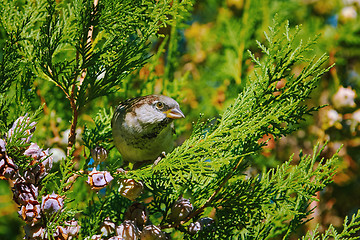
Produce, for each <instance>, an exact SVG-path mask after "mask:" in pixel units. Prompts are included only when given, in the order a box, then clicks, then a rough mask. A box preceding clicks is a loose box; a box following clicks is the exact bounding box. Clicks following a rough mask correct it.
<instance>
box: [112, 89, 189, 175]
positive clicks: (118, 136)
mask: <svg viewBox="0 0 360 240" xmlns="http://www.w3.org/2000/svg"><path fill="white" fill-rule="evenodd" d="M184 117H185V115H184V114H183V112H182V111H181V110H180V107H179V104H178V103H177V102H176V101H175V100H174V99H172V98H170V97H167V96H163V95H148V96H143V97H137V98H132V99H128V100H126V101H124V102H121V103H120V104H119V106H118V107H117V108H116V110H115V112H114V115H113V118H112V121H111V128H112V134H113V139H114V145H115V147H116V148H117V149H118V150H119V152H120V153H121V155H122V157H123V160H124V163H125V164H126V163H129V162H130V163H133V164H134V165H133V166H134V167H133V169H135V168H137V167H135V166H141V165H143V164H144V163H154V162H155V161H156V160H158V158H159V157H161V156H162V155H164V153H169V152H170V151H171V150H172V149H173V148H174V141H173V139H172V136H173V133H174V124H173V120H174V119H179V118H184Z"/></svg>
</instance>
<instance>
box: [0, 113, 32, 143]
mask: <svg viewBox="0 0 360 240" xmlns="http://www.w3.org/2000/svg"><path fill="white" fill-rule="evenodd" d="M24 121H25V122H26V123H25V124H24ZM25 125H27V129H24V127H25ZM35 126H36V122H31V123H30V118H29V117H26V115H25V116H21V117H19V118H18V119H16V120H15V122H14V123H13V125H12V127H11V128H10V129H9V131H8V134H7V138H8V139H10V140H12V138H13V136H14V133H18V132H19V133H20V134H21V135H25V136H26V138H22V139H21V140H22V143H29V142H30V140H31V137H32V133H33V132H34V131H35Z"/></svg>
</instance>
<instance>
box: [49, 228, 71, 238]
mask: <svg viewBox="0 0 360 240" xmlns="http://www.w3.org/2000/svg"><path fill="white" fill-rule="evenodd" d="M68 234H69V230H68V229H67V228H66V227H63V226H57V227H56V231H55V233H54V235H53V237H54V239H55V240H66V239H68Z"/></svg>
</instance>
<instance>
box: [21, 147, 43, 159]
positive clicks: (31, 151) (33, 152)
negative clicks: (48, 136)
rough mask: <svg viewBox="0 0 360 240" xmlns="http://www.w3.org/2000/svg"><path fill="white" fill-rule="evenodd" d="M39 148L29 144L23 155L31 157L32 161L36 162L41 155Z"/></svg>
mask: <svg viewBox="0 0 360 240" xmlns="http://www.w3.org/2000/svg"><path fill="white" fill-rule="evenodd" d="M41 151H42V150H41V148H40V147H39V146H38V145H37V144H36V143H31V144H30V146H29V147H28V148H27V149H26V150H25V152H24V155H26V156H29V157H32V158H33V159H34V160H38V159H39V158H40V154H41Z"/></svg>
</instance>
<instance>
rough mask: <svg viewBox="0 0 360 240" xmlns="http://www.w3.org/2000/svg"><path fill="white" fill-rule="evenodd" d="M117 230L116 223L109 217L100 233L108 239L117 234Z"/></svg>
mask: <svg viewBox="0 0 360 240" xmlns="http://www.w3.org/2000/svg"><path fill="white" fill-rule="evenodd" d="M115 228H116V226H115V223H114V222H112V221H111V220H110V218H109V217H107V218H105V220H104V222H103V223H102V224H101V227H100V231H101V233H102V236H104V237H107V236H109V235H111V234H113V233H114V232H115Z"/></svg>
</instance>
